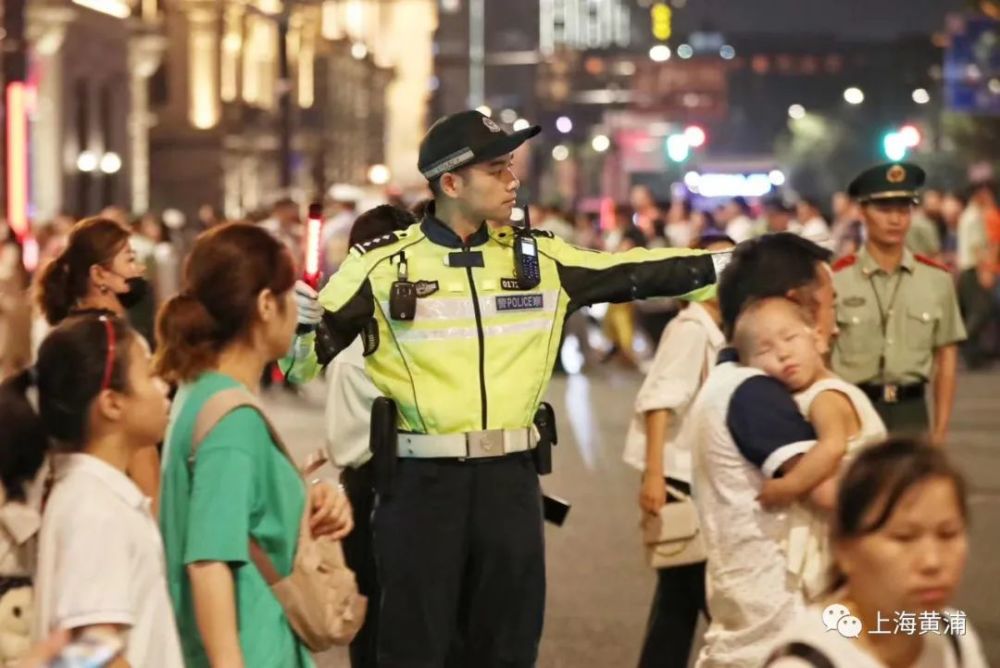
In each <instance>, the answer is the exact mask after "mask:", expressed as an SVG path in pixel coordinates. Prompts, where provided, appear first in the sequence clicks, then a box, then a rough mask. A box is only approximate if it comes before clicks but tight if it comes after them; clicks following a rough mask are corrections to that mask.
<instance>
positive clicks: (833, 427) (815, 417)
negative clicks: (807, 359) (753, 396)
mask: <svg viewBox="0 0 1000 668" xmlns="http://www.w3.org/2000/svg"><path fill="white" fill-rule="evenodd" d="M809 421H810V422H811V423H812V425H813V427H814V428H815V429H816V435H817V441H816V445H815V446H813V448H812V449H811V450H809V452H807V453H806V454H805V455H803V456H802V457H800V458H798V460H797V461H796V462H795V465H794V466H792V467H791V468H790V469H789V470H788V471H786V472H785V474H784V476H782V477H781V478H776V479H774V480H768V481H767V482H765V483H764V488H763V490H762V491H761V495H760V497H759V498H760V502H761V504H762V505H763V506H764V507H766V508H769V507H774V506H783V505H787V504H789V503H792V502H793V501H796V500H799V499H801V498H802V497H804V496H806V495H807V494H808V493H809V492H810V491H812V490H813V488H815V487H816V486H817V485H819V484H820V483H821V482H823V481H824V480H826V479H827V478H830V477H831V476H833V475H834V474H835V473H836V472H837V468H838V466H839V465H840V461H841V460H842V459H843V457H844V454H845V453H846V452H847V441H848V440H849V439H850V437H851V435H852V434H853V433H854V432H855V431H856V428H855V426H854V425H855V424H856V422H857V418H856V417H855V414H854V407H853V406H852V405H851V402H850V400H849V399H848V398H847V397H846V396H844V395H843V394H842V393H840V392H837V391H833V390H827V391H825V392H821V393H820V395H819V396H818V397H816V399H815V400H814V401H813V402H812V406H811V407H810V409H809Z"/></svg>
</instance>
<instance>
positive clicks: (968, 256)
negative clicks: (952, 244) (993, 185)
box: [955, 204, 986, 271]
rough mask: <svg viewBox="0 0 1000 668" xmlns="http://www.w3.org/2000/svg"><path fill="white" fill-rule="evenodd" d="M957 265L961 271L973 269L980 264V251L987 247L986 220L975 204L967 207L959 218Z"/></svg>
mask: <svg viewBox="0 0 1000 668" xmlns="http://www.w3.org/2000/svg"><path fill="white" fill-rule="evenodd" d="M956 236H957V240H958V241H957V246H958V247H957V248H956V249H955V250H956V257H955V263H956V264H957V265H958V270H959V271H965V270H966V269H973V268H974V267H975V266H976V263H977V262H978V258H977V255H978V253H979V249H980V248H983V247H984V246H986V220H985V217H984V216H983V211H982V209H980V208H979V207H978V206H976V205H975V204H970V205H969V206H967V207H965V211H963V212H962V215H961V216H959V218H958V230H957V231H956Z"/></svg>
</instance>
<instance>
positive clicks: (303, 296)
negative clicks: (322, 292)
mask: <svg viewBox="0 0 1000 668" xmlns="http://www.w3.org/2000/svg"><path fill="white" fill-rule="evenodd" d="M295 303H296V304H297V305H298V307H299V317H298V323H299V326H300V327H301V328H303V329H304V328H309V329H312V328H314V327H315V326H316V325H318V324H319V322H320V320H322V319H323V307H322V306H320V304H319V294H318V293H317V292H316V291H315V290H313V289H312V287H310V286H309V284H308V283H306V282H305V281H296V282H295Z"/></svg>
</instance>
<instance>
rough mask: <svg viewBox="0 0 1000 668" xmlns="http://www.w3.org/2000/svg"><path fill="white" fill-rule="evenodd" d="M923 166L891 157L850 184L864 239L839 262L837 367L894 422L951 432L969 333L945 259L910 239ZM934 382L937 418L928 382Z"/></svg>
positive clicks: (892, 427) (900, 427)
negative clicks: (917, 251)
mask: <svg viewBox="0 0 1000 668" xmlns="http://www.w3.org/2000/svg"><path fill="white" fill-rule="evenodd" d="M924 178H925V176H924V170H923V169H921V168H920V167H918V166H917V165H913V164H910V163H902V162H899V163H890V164H885V165H879V166H877V167H872V168H871V169H868V170H866V171H864V172H862V173H861V174H860V175H859V176H858V177H857V178H855V179H854V181H852V182H851V185H850V187H849V189H848V194H849V195H851V197H853V198H854V199H856V200H857V201H858V202H859V203H860V204H861V214H862V219H863V221H864V224H865V230H866V232H867V239H866V242H865V244H864V246H863V247H862V248H861V250H860V251H859V252H858V253H857V254H856V255H848V256H846V257H844V258H841V259H840V260H839V261H838V262H836V263H835V264H834V272H835V273H834V286H835V288H836V290H837V325H838V328H839V330H840V333H839V335H838V337H837V340H836V343H835V345H834V349H833V369H834V371H836V372H837V373H838V374H840V375H841V376H842V377H843V378H845V379H846V380H848V381H850V382H852V383H855V384H857V385H859V386H860V387H861V389H863V390H864V391H865V392H866V393H867V394H868V396H869V397H870V398H871V399H872V401H873V403H874V404H875V408H876V410H878V412H879V415H881V416H882V419H883V421H884V422H885V424H886V427H887V428H888V429H889V431H890V432H897V433H900V432H909V433H925V432H927V431H928V428H929V427H930V428H931V429H930V436H931V440H932V441H933V442H935V443H940V442H942V441H943V440H944V437H945V434H946V433H947V430H948V422H949V421H950V419H951V412H952V405H953V402H954V398H955V375H956V366H957V347H956V344H957V343H958V342H959V341H962V340H963V339H964V338H965V328H964V326H963V324H962V318H961V315H960V313H959V310H958V300H957V298H956V295H955V287H954V284H953V282H952V278H951V274H950V273H949V272H948V271H947V269H946V268H945V267H943V266H941V265H938V264H937V263H936V262H934V261H933V260H930V259H929V258H926V257H924V256H922V255H914V254H913V253H912V252H911V251H910V250H908V249H907V248H906V235H907V232H908V230H909V228H910V223H911V220H912V216H913V208H914V205H915V203H916V202H917V197H918V191H919V188H920V186H922V185H923V183H924ZM928 382H930V383H931V386H932V388H933V392H932V396H931V397H930V399H932V405H933V409H934V415H933V419H930V418H929V416H928V407H927V399H928V397H926V391H925V390H926V387H927V384H928Z"/></svg>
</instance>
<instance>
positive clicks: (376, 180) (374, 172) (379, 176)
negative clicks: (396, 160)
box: [368, 165, 392, 186]
mask: <svg viewBox="0 0 1000 668" xmlns="http://www.w3.org/2000/svg"><path fill="white" fill-rule="evenodd" d="M391 178H392V173H391V172H390V171H389V168H388V167H386V166H385V165H372V166H371V167H370V168H369V169H368V180H369V181H371V182H372V183H373V184H374V185H376V186H384V185H385V184H387V183H389V179H391Z"/></svg>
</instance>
